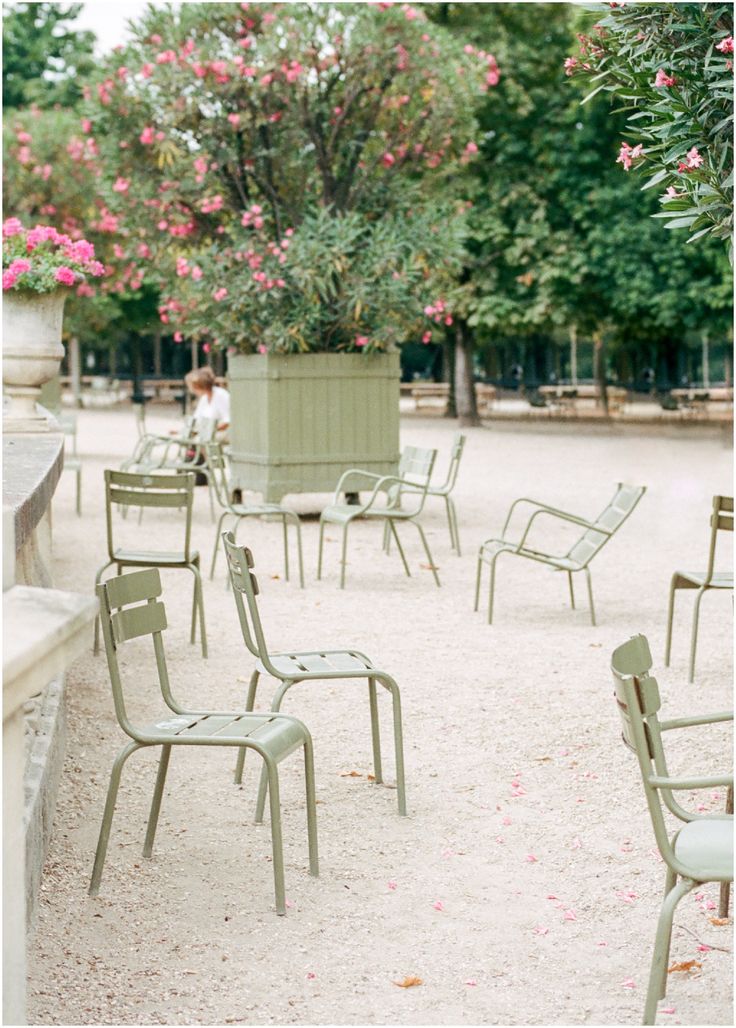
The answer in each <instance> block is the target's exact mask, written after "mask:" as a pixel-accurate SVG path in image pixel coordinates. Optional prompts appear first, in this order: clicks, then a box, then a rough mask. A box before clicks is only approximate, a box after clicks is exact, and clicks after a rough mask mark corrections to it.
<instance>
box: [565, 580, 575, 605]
mask: <svg viewBox="0 0 736 1028" xmlns="http://www.w3.org/2000/svg"><path fill="white" fill-rule="evenodd" d="M567 584H568V587H569V589H570V606H571V607H572V609H573V610H575V587H574V586H573V584H572V571H568V572H567Z"/></svg>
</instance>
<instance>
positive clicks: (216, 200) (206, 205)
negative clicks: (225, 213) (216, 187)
mask: <svg viewBox="0 0 736 1028" xmlns="http://www.w3.org/2000/svg"><path fill="white" fill-rule="evenodd" d="M224 202H225V201H224V200H223V198H222V197H221V196H220V194H219V193H218V194H217V195H215V196H206V197H205V198H204V200H202V202H201V203H200V205H199V209H200V210H201V211H202V214H212V212H213V211H219V210H221V209H222V205H223V204H224Z"/></svg>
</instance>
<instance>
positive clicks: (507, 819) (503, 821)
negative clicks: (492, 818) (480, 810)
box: [501, 814, 513, 825]
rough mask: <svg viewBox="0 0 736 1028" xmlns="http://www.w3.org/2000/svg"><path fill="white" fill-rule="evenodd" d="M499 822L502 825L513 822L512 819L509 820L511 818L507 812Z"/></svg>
mask: <svg viewBox="0 0 736 1028" xmlns="http://www.w3.org/2000/svg"><path fill="white" fill-rule="evenodd" d="M501 824H502V825H510V824H513V821H512V820H511V818H510V817H509V815H508V814H507V815H506V817H505V818H504V819H503V820H502V821H501Z"/></svg>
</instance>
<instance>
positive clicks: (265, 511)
mask: <svg viewBox="0 0 736 1028" xmlns="http://www.w3.org/2000/svg"><path fill="white" fill-rule="evenodd" d="M204 452H205V456H206V460H207V469H208V472H209V475H210V482H211V483H212V486H213V488H214V493H215V497H216V499H217V502H218V504H219V505H220V507H221V508H222V513H221V514H220V517H219V520H218V522H217V530H216V532H215V546H214V549H213V551H212V566H211V568H210V578H213V577H214V574H215V563H216V562H217V552H218V547H219V545H220V536H221V535H222V524H223V522H224V520H225V518H227V517H232V518H235V525H234V526H233V530H232V531H233V537H235V536H236V535H237V531H238V525H239V524H240V522H241V521H242V520H243V518H265V519H269V520H278V521H280V522H281V525H282V528H283V533H284V574H285V576H286V580H287V581H288V580H289V535H288V526H289V524H292V525H293V526H294V527H295V528H296V551H297V556H298V558H299V584H300V585H301V587H302V589H303V588H304V561H303V559H302V530H301V522H300V521H299V515H298V514H296V512H295V511H293V510H289V508H288V507H281V506H280V505H279V504H278V503H232V502H231V500H230V497H231V495H232V490H231V488H230V482H229V478H228V472H227V458H226V457H225V453H224V451H223V448H222V445H221V444H220V443H216V442H210V443H207V445H206V446H205V447H204Z"/></svg>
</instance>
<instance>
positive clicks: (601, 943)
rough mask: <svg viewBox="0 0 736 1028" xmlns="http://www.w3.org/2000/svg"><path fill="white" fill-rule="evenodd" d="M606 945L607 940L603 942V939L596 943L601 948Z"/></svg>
mask: <svg viewBox="0 0 736 1028" xmlns="http://www.w3.org/2000/svg"><path fill="white" fill-rule="evenodd" d="M607 945H608V943H607V942H603V941H601V942H597V943H596V946H600V947H601V948H603V947H604V946H607Z"/></svg>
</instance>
